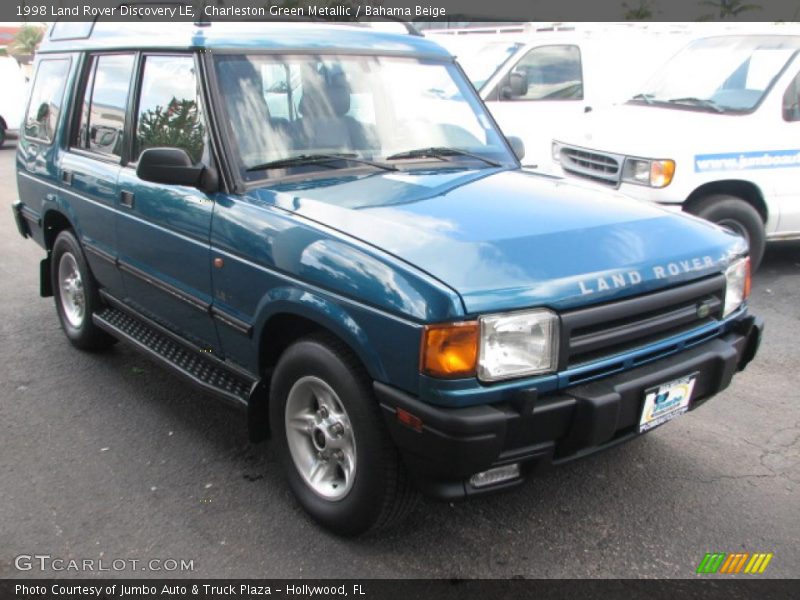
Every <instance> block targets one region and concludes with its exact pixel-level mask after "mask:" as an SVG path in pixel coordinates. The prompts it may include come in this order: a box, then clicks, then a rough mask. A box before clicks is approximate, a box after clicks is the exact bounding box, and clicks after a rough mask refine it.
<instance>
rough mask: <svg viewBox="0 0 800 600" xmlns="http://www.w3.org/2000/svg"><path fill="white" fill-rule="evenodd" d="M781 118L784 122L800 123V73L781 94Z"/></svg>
mask: <svg viewBox="0 0 800 600" xmlns="http://www.w3.org/2000/svg"><path fill="white" fill-rule="evenodd" d="M783 118H784V120H786V121H800V73H798V74H797V76H796V77H795V78H794V79H792V83H790V84H789V87H788V88H786V92H785V93H784V94H783Z"/></svg>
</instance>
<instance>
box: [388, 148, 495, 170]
mask: <svg viewBox="0 0 800 600" xmlns="http://www.w3.org/2000/svg"><path fill="white" fill-rule="evenodd" d="M447 156H468V157H470V158H474V159H475V160H480V161H482V162H484V163H486V164H487V165H489V166H492V167H502V166H503V165H502V164H501V163H499V162H497V161H494V160H492V159H490V158H486V157H485V156H481V155H480V154H473V153H472V152H467V151H466V150H461V149H459V148H448V147H446V146H434V147H432V148H417V149H416V150H408V151H406V152H398V153H397V154H392V155H391V156H387V157H386V160H400V159H403V158H438V159H439V160H447V159H446V158H445V157H447Z"/></svg>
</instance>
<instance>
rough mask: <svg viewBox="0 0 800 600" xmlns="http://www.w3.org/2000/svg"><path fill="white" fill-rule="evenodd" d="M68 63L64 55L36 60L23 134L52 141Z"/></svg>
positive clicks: (62, 98)
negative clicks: (34, 77) (36, 64)
mask: <svg viewBox="0 0 800 600" xmlns="http://www.w3.org/2000/svg"><path fill="white" fill-rule="evenodd" d="M69 65H70V61H69V59H67V58H58V59H44V60H42V61H40V62H39V68H38V69H37V70H36V79H35V81H34V83H33V90H32V91H31V100H30V103H29V104H28V112H27V114H26V115H25V137H27V138H30V139H33V140H40V141H44V142H47V143H50V142H52V141H53V138H54V136H55V131H56V127H57V126H58V117H59V115H60V114H61V105H62V103H63V101H64V88H65V87H66V85H67V76H68V75H69Z"/></svg>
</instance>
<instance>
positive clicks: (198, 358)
mask: <svg viewBox="0 0 800 600" xmlns="http://www.w3.org/2000/svg"><path fill="white" fill-rule="evenodd" d="M104 296H105V295H104ZM106 300H110V298H108V297H106ZM115 304H117V302H115ZM92 320H93V321H94V323H95V325H97V326H98V327H99V328H100V329H103V330H104V331H106V332H108V333H110V334H111V335H113V336H114V337H115V338H118V339H119V340H120V341H122V342H125V343H127V344H130V345H131V346H133V347H134V348H136V349H138V350H141V351H142V352H144V353H145V354H148V355H149V356H151V357H152V358H155V359H156V360H157V361H158V362H160V363H162V364H164V365H165V366H167V367H169V368H170V369H172V370H173V371H175V372H177V373H178V374H180V375H183V376H184V377H186V378H187V379H189V380H190V381H191V382H192V383H194V384H195V385H197V386H199V387H200V388H202V389H204V390H205V391H207V392H210V393H212V394H215V395H217V396H220V397H222V398H223V399H225V400H229V401H231V402H233V403H234V404H237V405H238V406H240V407H246V406H247V405H248V400H249V398H250V394H251V391H252V390H253V389H254V388H255V386H256V384H257V381H256V380H255V379H253V378H252V377H249V376H248V375H247V374H245V373H243V372H238V370H234V369H233V368H230V367H228V366H226V365H225V363H224V362H223V361H221V360H220V359H218V358H216V357H214V356H213V355H210V354H206V353H203V352H202V351H200V350H199V349H196V348H193V347H191V345H190V344H189V343H188V342H183V341H180V340H179V338H178V337H177V336H176V335H175V334H173V333H171V332H170V331H168V330H166V329H164V328H162V327H161V326H159V325H158V324H156V323H154V322H152V321H150V320H149V319H147V318H146V317H144V316H135V315H134V314H132V312H129V311H128V310H121V309H120V308H117V307H116V306H106V307H105V308H103V309H102V310H100V311H98V312H96V313H95V314H93V315H92Z"/></svg>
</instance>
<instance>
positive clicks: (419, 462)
mask: <svg viewBox="0 0 800 600" xmlns="http://www.w3.org/2000/svg"><path fill="white" fill-rule="evenodd" d="M762 330H763V322H762V321H761V320H760V319H757V318H755V317H753V316H744V317H742V318H741V319H740V320H739V321H737V322H736V323H735V324H734V326H733V327H732V330H731V331H729V332H728V333H726V334H725V335H723V336H721V337H718V338H715V339H713V340H710V341H708V342H705V343H703V344H701V345H699V346H696V347H694V348H691V349H688V350H685V351H683V352H681V353H680V354H677V355H673V356H670V357H667V358H663V359H660V360H658V361H655V362H653V363H650V364H647V365H644V366H640V367H637V368H634V369H631V370H629V371H626V372H623V373H618V374H616V375H613V376H609V377H606V378H604V379H601V380H598V381H594V382H591V383H587V384H582V385H576V386H573V387H570V388H567V389H566V390H564V391H563V392H561V393H559V394H558V395H551V396H541V397H537V393H536V390H524V391H522V392H517V393H515V394H514V396H513V397H511V398H509V400H508V401H506V402H502V403H499V404H492V405H479V406H471V407H467V408H444V407H439V406H433V405H430V404H427V403H425V402H422V401H421V400H419V399H417V398H414V397H413V396H411V395H409V394H407V393H405V392H402V391H400V390H397V389H395V388H392V387H390V386H388V385H386V384H383V383H380V382H375V384H374V388H375V393H376V395H377V397H378V400H379V402H380V406H381V409H382V412H383V415H384V417H385V420H386V423H387V426H388V428H389V432H390V434H391V435H392V437H393V439H394V441H395V443H396V444H397V445H398V447H399V448H400V451H401V453H402V455H403V458H404V460H405V462H406V464H407V466H408V467H409V470H410V472H411V473H412V475H413V476H414V477H415V479H416V480H417V482H418V484H419V485H420V487H421V488H422V490H423V491H425V492H426V493H428V494H430V495H433V496H436V497H439V498H445V499H457V498H463V497H465V496H468V495H472V494H477V493H483V492H489V491H494V490H496V489H501V488H505V487H509V486H511V485H514V484H516V483H519V480H517V481H512V482H506V483H505V484H502V485H499V486H494V487H489V488H483V489H480V490H477V489H475V488H472V487H471V486H470V485H469V483H468V479H469V477H470V476H471V475H473V474H475V473H478V472H480V471H485V470H487V469H489V468H491V467H493V466H499V465H503V464H509V463H513V462H520V463H522V466H523V475H524V474H525V473H529V472H530V471H531V470H532V469H533V468H537V469H538V468H543V467H548V466H550V465H555V464H560V463H563V462H567V461H570V460H574V459H576V458H580V457H582V456H586V455H588V454H592V453H594V452H597V451H600V450H603V449H605V448H608V447H610V446H613V445H616V444H619V443H622V442H624V441H627V440H629V439H632V438H634V437H636V436H637V435H639V433H638V423H639V417H640V414H641V407H642V402H643V400H644V390H646V389H649V388H651V387H653V386H654V385H659V384H661V383H664V382H667V381H670V380H672V379H676V378H678V377H681V376H683V375H686V374H688V373H693V372H697V373H698V375H697V380H696V383H695V391H694V399H693V400H692V404H691V406H690V409H689V410H694V409H695V408H697V407H698V406H701V405H702V404H703V403H705V402H706V400H708V399H709V398H711V397H712V396H713V395H714V394H716V393H718V392H720V391H722V390H724V389H725V388H726V387H728V385H729V384H730V382H731V379H732V378H733V375H734V374H735V373H736V371H739V370H741V369H743V368H744V367H745V366H746V365H747V363H748V362H750V360H752V359H753V357H754V356H755V354H756V352H757V349H758V345H759V342H760V338H761V332H762ZM397 409H404V410H406V411H408V412H410V413H412V414H413V415H416V416H417V417H419V418H420V419H421V420H422V423H423V426H422V430H421V431H416V430H414V429H412V428H410V427H408V426H406V425H403V424H402V423H400V422H399V421H398V420H397V418H396V416H395V415H396V412H397Z"/></svg>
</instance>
